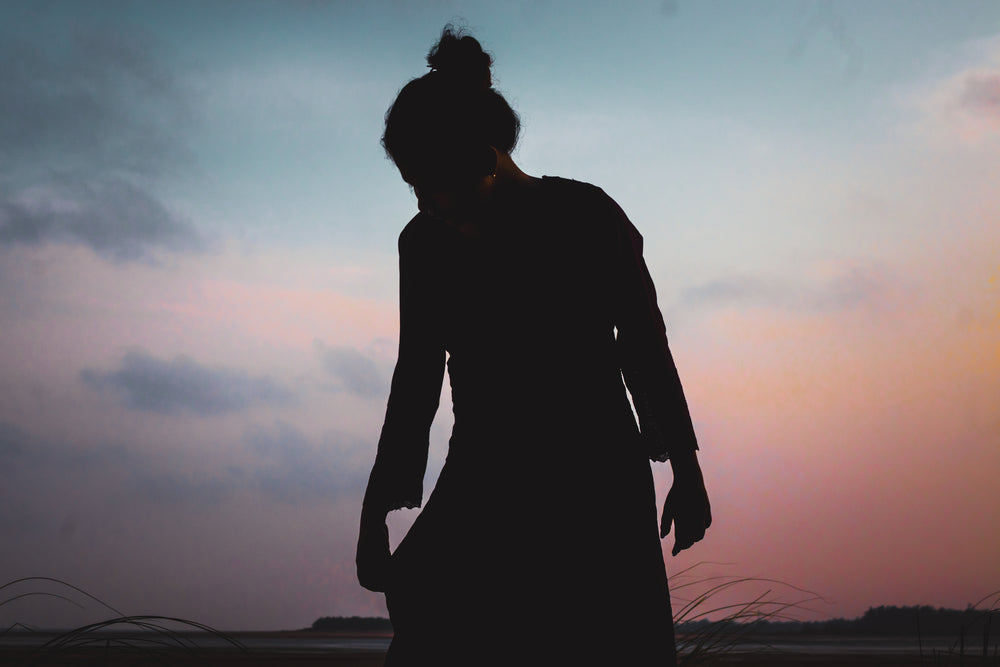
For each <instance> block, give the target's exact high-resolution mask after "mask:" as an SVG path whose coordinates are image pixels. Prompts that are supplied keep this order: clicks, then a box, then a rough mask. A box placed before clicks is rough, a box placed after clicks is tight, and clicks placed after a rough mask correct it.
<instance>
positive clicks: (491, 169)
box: [477, 146, 500, 178]
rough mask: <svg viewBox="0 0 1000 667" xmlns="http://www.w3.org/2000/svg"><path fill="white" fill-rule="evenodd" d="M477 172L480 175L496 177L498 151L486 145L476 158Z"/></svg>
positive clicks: (498, 159)
mask: <svg viewBox="0 0 1000 667" xmlns="http://www.w3.org/2000/svg"><path fill="white" fill-rule="evenodd" d="M477 161H478V165H477V166H478V167H479V168H478V169H477V172H478V173H479V174H481V175H482V176H484V177H485V176H492V177H494V178H495V177H496V175H497V167H498V166H499V165H500V152H499V151H497V149H496V148H494V147H493V146H486V147H485V148H484V149H483V150H482V151H481V153H480V156H479V158H478V160H477Z"/></svg>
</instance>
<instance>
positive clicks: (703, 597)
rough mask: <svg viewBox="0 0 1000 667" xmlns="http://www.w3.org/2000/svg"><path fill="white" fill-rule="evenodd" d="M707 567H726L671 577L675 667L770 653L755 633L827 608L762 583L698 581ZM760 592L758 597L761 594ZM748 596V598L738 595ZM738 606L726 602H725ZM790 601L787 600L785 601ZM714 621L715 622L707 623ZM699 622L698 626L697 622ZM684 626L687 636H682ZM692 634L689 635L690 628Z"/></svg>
mask: <svg viewBox="0 0 1000 667" xmlns="http://www.w3.org/2000/svg"><path fill="white" fill-rule="evenodd" d="M708 565H728V563H710V562H699V563H695V564H694V565H692V566H690V567H688V568H685V569H683V570H681V571H679V572H676V573H674V574H673V575H671V577H670V580H671V582H672V583H671V587H670V593H671V598H672V602H673V604H674V606H675V607H676V606H677V603H678V602H680V603H681V604H680V608H679V609H677V610H676V611H675V612H674V627H675V628H679V629H680V630H681V632H680V633H679V634H678V658H677V659H678V664H679V665H680V666H681V667H693V666H695V665H704V664H711V662H712V661H714V660H716V659H718V658H719V657H720V656H723V655H726V654H728V653H731V652H732V651H734V650H735V649H737V648H739V649H740V650H746V648H747V647H748V646H754V645H756V646H757V647H758V648H759V649H760V650H761V651H763V650H767V649H770V650H773V648H774V647H772V646H770V645H769V644H767V642H765V641H763V640H762V639H761V638H760V637H757V636H754V630H756V629H757V627H758V626H759V625H760V624H762V623H764V622H768V621H796V620H801V619H800V618H798V617H799V615H801V614H802V613H813V612H814V610H813V609H810V608H809V607H807V605H809V604H812V603H815V602H826V600H825V599H824V598H823V597H822V596H821V595H819V594H817V593H814V592H812V591H808V590H806V589H804V588H799V587H798V586H794V585H792V584H789V583H786V582H783V581H779V580H776V579H767V578H764V577H740V576H732V575H713V576H697V575H698V571H699V570H701V569H702V568H704V567H705V566H708ZM762 588H763V589H764V590H763V591H762V592H757V591H760V590H761V589H762ZM744 590H751V591H753V592H751V593H742V592H743V591H744ZM741 595H742V596H743V597H744V601H741V602H726V601H725V599H726V598H729V599H731V598H733V597H734V596H735V597H736V598H737V599H738V598H739V597H740V596H741ZM788 595H791V596H792V597H791V599H788V598H786V597H783V596H788ZM713 616H714V617H716V618H715V619H714V620H712V619H710V617H713ZM699 621H700V622H699ZM685 625H686V626H687V628H688V630H687V631H685ZM692 627H693V628H694V629H693V630H690V628H692Z"/></svg>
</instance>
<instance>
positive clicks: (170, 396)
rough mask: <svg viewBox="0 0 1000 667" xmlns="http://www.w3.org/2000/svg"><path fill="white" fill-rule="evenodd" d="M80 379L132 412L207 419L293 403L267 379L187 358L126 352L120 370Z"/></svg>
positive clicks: (91, 373)
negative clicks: (115, 396)
mask: <svg viewBox="0 0 1000 667" xmlns="http://www.w3.org/2000/svg"><path fill="white" fill-rule="evenodd" d="M80 377H81V379H82V380H83V381H84V382H85V383H86V384H88V385H90V386H92V387H96V388H98V389H101V390H109V391H111V392H113V393H116V394H118V395H120V396H122V397H123V398H124V399H125V403H126V405H127V406H128V407H129V408H131V409H133V410H140V411H147V412H157V413H160V414H182V413H187V414H193V415H197V416H199V417H207V416H212V415H220V414H225V413H230V412H238V411H240V410H244V409H246V408H249V407H252V406H255V405H261V404H275V405H286V404H289V403H291V402H293V401H294V396H293V394H292V393H291V392H290V391H288V390H287V389H285V388H283V387H281V386H280V385H278V384H276V383H275V382H273V381H272V380H271V379H270V378H268V377H254V376H250V375H248V374H246V373H245V372H242V371H236V370H231V369H228V368H223V367H209V366H203V365H201V364H199V363H197V362H195V361H193V360H192V359H190V358H188V357H185V356H179V357H176V358H174V359H173V360H172V361H162V360H160V359H156V358H155V357H152V356H150V355H149V354H147V353H146V352H143V351H141V350H132V351H130V352H128V353H127V354H126V355H125V358H124V359H123V360H122V364H121V367H120V368H119V369H118V370H114V371H103V372H102V371H97V370H92V369H86V370H83V371H81V373H80Z"/></svg>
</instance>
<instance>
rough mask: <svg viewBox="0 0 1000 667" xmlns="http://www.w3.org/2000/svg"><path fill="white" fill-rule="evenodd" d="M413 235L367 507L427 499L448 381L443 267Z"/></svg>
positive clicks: (407, 235) (404, 259) (407, 237)
mask: <svg viewBox="0 0 1000 667" xmlns="http://www.w3.org/2000/svg"><path fill="white" fill-rule="evenodd" d="M413 236H414V234H413V233H412V230H409V229H407V230H404V232H403V234H401V235H400V239H399V354H398V357H397V360H396V368H395V371H394V372H393V375H392V385H391V388H390V390H389V401H388V405H387V407H386V412H385V422H384V424H383V426H382V434H381V436H380V438H379V443H378V453H377V454H376V456H375V465H374V466H373V467H372V472H371V476H370V477H369V480H368V489H367V491H366V492H365V501H364V504H365V506H366V507H367V508H369V509H371V510H375V511H378V512H383V511H384V512H389V511H391V510H394V509H399V508H401V507H419V506H420V504H421V503H422V501H423V479H424V472H425V471H426V468H427V451H428V447H429V444H430V428H431V423H432V422H433V421H434V415H435V413H436V412H437V409H438V403H439V402H440V398H441V383H442V381H443V379H444V368H445V349H444V341H443V337H442V336H441V334H440V331H441V313H440V307H439V303H440V295H439V290H438V289H437V283H438V281H437V280H435V273H436V271H437V270H438V268H439V266H437V264H438V263H437V262H435V260H434V258H433V257H431V256H430V253H428V252H427V251H426V248H421V247H420V246H419V245H418V244H417V243H416V242H415V241H414V240H413V238H412V237H413Z"/></svg>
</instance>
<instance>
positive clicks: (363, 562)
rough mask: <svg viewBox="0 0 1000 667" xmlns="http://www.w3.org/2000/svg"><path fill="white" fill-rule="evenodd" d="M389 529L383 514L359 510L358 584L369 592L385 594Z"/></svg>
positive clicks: (387, 574) (356, 559)
mask: <svg viewBox="0 0 1000 667" xmlns="http://www.w3.org/2000/svg"><path fill="white" fill-rule="evenodd" d="M389 556H390V552H389V529H388V528H387V527H386V525H385V513H384V512H382V513H379V512H375V511H372V510H369V509H367V508H365V509H362V510H361V530H360V531H359V533H358V553H357V555H356V556H355V558H354V562H355V564H356V565H357V567H358V582H360V583H361V585H362V586H364V587H365V588H367V589H368V590H370V591H375V592H379V593H382V592H385V589H386V588H387V584H388V579H389Z"/></svg>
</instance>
